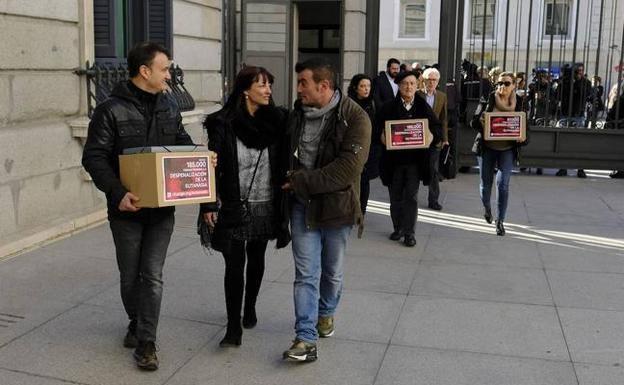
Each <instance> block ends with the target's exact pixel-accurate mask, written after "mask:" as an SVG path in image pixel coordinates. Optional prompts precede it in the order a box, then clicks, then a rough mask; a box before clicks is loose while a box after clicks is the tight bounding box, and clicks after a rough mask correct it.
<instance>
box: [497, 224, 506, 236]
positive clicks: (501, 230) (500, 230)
mask: <svg viewBox="0 0 624 385" xmlns="http://www.w3.org/2000/svg"><path fill="white" fill-rule="evenodd" d="M496 235H500V236H501V237H502V236H503V235H505V226H503V221H499V220H497V221H496Z"/></svg>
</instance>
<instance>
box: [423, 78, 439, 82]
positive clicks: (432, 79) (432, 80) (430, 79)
mask: <svg viewBox="0 0 624 385" xmlns="http://www.w3.org/2000/svg"><path fill="white" fill-rule="evenodd" d="M425 80H427V81H430V82H437V81H438V79H437V78H427V79H425Z"/></svg>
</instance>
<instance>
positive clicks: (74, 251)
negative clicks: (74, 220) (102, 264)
mask: <svg viewBox="0 0 624 385" xmlns="http://www.w3.org/2000/svg"><path fill="white" fill-rule="evenodd" d="M34 253H35V254H38V253H42V254H45V255H49V256H58V255H68V254H71V255H76V256H81V257H84V258H113V259H114V258H115V245H114V244H113V236H112V235H111V232H110V227H108V222H106V223H103V224H101V225H99V226H97V227H94V228H92V229H89V230H86V231H82V232H80V233H78V234H75V235H73V236H71V237H69V238H66V239H63V240H62V241H61V242H55V243H52V244H49V245H46V246H44V247H42V248H41V249H38V250H35V251H34Z"/></svg>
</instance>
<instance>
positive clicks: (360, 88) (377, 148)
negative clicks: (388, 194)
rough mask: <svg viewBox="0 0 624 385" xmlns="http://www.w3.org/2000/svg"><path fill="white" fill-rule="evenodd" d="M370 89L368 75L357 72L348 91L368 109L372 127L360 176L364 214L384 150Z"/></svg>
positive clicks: (361, 203) (360, 104) (358, 102)
mask: <svg viewBox="0 0 624 385" xmlns="http://www.w3.org/2000/svg"><path fill="white" fill-rule="evenodd" d="M370 91H371V79H370V78H369V77H368V75H365V74H357V75H355V76H353V78H351V83H350V84H349V91H348V94H349V97H350V98H351V99H353V100H354V101H355V102H356V103H357V104H358V105H359V106H360V107H362V109H363V110H364V111H366V113H367V114H368V117H369V119H370V121H371V127H372V131H371V144H370V150H369V152H368V160H367V161H366V164H365V165H364V170H363V171H362V175H361V176H360V208H361V209H362V215H365V214H366V206H367V205H368V197H369V195H370V181H371V180H373V179H375V178H377V177H378V176H379V161H380V160H381V153H382V151H383V145H382V144H381V131H380V130H379V126H378V125H376V124H375V114H376V113H377V106H376V105H375V100H374V99H373V97H372V95H371V92H370Z"/></svg>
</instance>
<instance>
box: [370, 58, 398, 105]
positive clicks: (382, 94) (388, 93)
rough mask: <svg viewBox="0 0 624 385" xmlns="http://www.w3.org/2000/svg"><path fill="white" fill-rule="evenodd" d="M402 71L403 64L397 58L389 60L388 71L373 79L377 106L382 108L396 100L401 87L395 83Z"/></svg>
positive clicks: (374, 97)
mask: <svg viewBox="0 0 624 385" xmlns="http://www.w3.org/2000/svg"><path fill="white" fill-rule="evenodd" d="M400 69H401V62H399V61H398V60H397V59H395V58H390V59H388V63H387V64H386V70H385V71H382V72H380V73H379V75H378V76H377V77H375V79H373V84H372V88H373V90H372V92H373V99H374V100H375V105H376V106H377V107H381V106H382V105H383V104H384V103H386V102H388V101H390V100H392V99H394V98H395V96H396V94H397V92H398V91H399V87H398V86H397V85H396V83H395V82H394V79H395V78H396V77H397V75H398V74H399V72H400Z"/></svg>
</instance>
